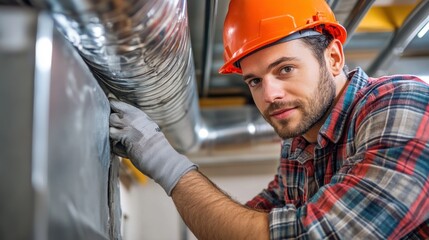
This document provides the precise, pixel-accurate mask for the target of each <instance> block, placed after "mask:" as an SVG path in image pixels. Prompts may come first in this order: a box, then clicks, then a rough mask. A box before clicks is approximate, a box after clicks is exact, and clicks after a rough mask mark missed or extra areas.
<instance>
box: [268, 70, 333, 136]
mask: <svg viewBox="0 0 429 240" xmlns="http://www.w3.org/2000/svg"><path fill="white" fill-rule="evenodd" d="M335 92H336V86H335V84H334V79H333V77H332V76H331V75H330V74H329V72H328V71H327V69H326V67H322V68H321V69H320V80H319V83H318V84H317V88H316V89H315V91H314V92H313V94H311V96H312V97H309V98H306V99H304V100H295V101H291V102H274V103H272V104H270V105H269V106H268V108H267V109H266V110H265V111H264V113H263V116H264V118H265V120H266V121H267V122H268V123H270V124H271V126H273V127H274V129H275V131H276V132H277V134H278V135H279V136H280V137H281V138H282V139H287V138H293V137H297V136H301V135H303V134H305V133H306V132H307V131H308V130H310V129H311V128H312V127H313V126H314V125H315V124H316V123H318V122H319V121H321V120H322V119H323V117H324V116H325V115H326V113H327V112H328V111H329V109H330V108H331V105H332V104H333V102H334V99H335ZM291 106H293V107H297V109H298V110H299V111H301V112H302V121H301V123H300V124H299V125H298V126H297V127H295V128H294V129H291V128H290V127H288V125H289V124H290V123H289V120H287V119H285V120H281V121H279V122H278V123H277V124H274V122H272V121H271V120H270V117H269V113H270V112H273V111H274V110H277V109H282V108H287V107H291Z"/></svg>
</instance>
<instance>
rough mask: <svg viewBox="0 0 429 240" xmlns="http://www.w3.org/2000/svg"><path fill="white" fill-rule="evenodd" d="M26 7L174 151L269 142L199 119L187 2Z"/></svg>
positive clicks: (268, 132) (50, 2)
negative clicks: (46, 19) (48, 20)
mask: <svg viewBox="0 0 429 240" xmlns="http://www.w3.org/2000/svg"><path fill="white" fill-rule="evenodd" d="M2 1H4V0H0V2H2ZM16 3H18V4H22V3H21V2H19V1H17V2H16ZM29 3H30V5H32V6H34V7H38V8H42V9H48V10H49V12H50V13H51V14H52V16H53V18H54V19H55V21H56V23H57V25H58V26H59V30H60V31H61V32H62V33H63V34H64V36H65V37H66V38H67V39H68V40H69V41H70V42H71V43H72V44H73V45H74V47H75V48H76V49H77V50H78V52H79V53H80V55H81V56H82V57H83V59H84V60H85V62H86V63H87V64H88V66H89V68H90V70H91V71H92V73H93V74H94V76H95V77H96V78H97V79H98V80H99V82H101V83H102V85H103V87H104V88H105V89H107V91H108V92H112V93H113V94H114V95H116V96H117V97H118V98H120V99H121V100H124V101H127V102H129V103H131V104H133V105H135V106H137V107H139V108H141V109H142V110H144V111H145V112H146V113H147V114H148V115H149V116H150V117H151V118H152V119H153V120H154V121H156V122H157V123H158V125H159V126H160V127H161V128H162V130H163V132H164V133H165V135H166V137H167V138H168V140H169V141H170V143H171V144H172V145H173V147H174V148H176V149H177V150H179V151H180V152H189V151H193V150H198V149H199V148H200V147H201V146H218V145H223V144H225V143H227V144H229V143H237V142H239V143H243V142H246V141H247V142H249V141H251V142H258V141H260V140H261V141H265V140H266V139H267V136H268V139H272V138H274V137H275V134H274V131H273V129H272V127H271V126H270V125H268V124H267V123H265V122H263V121H262V122H261V121H260V120H259V119H257V120H255V122H252V121H253V120H252V121H249V120H248V119H245V120H243V121H244V122H245V123H244V124H243V122H241V123H240V122H239V123H236V124H233V126H231V127H227V126H225V125H222V124H219V125H216V123H215V124H214V125H210V124H206V123H205V122H206V121H207V119H205V120H206V121H203V120H202V119H201V115H200V110H199V107H198V95H197V89H196V81H195V71H194V62H193V57H192V51H191V45H190V34H189V28H188V17H187V7H186V0H164V1H159V0H146V1H138V0H134V1H115V0H109V1H96V0H74V1H71V0H60V1H54V0H40V1H38V0H33V1H30V2H29ZM221 112H222V110H220V111H218V113H220V114H217V115H221ZM229 112H230V111H229ZM239 112H240V111H239V110H236V112H235V114H240V113H239ZM233 114H234V113H233ZM240 124H241V126H239V125H240ZM209 125H210V126H209Z"/></svg>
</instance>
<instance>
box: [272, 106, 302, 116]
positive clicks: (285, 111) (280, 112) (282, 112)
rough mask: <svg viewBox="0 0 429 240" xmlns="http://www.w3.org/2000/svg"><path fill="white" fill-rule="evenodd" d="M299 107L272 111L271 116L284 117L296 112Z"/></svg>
mask: <svg viewBox="0 0 429 240" xmlns="http://www.w3.org/2000/svg"><path fill="white" fill-rule="evenodd" d="M296 108H297V107H292V108H283V109H278V110H276V111H273V112H271V113H270V117H273V118H275V119H284V118H287V117H288V116H289V115H291V114H292V112H294V110H295V109H296Z"/></svg>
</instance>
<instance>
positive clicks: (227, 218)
mask: <svg viewBox="0 0 429 240" xmlns="http://www.w3.org/2000/svg"><path fill="white" fill-rule="evenodd" d="M172 198H173V201H174V203H175V204H176V207H177V209H178V211H179V213H180V215H181V216H182V218H183V220H184V221H185V223H186V224H187V225H188V227H189V228H190V229H191V231H192V232H193V233H194V234H195V236H196V237H197V238H198V239H268V238H269V229H268V214H267V213H264V212H259V211H256V210H252V209H248V208H246V207H244V206H243V205H241V204H239V203H237V202H235V201H234V200H232V199H231V198H230V197H229V196H227V195H226V194H224V193H223V192H222V191H221V190H219V189H218V188H217V187H216V186H214V184H213V183H212V182H210V180H208V179H207V178H206V177H205V176H203V175H202V174H201V173H200V172H198V171H190V172H188V173H187V174H186V175H184V176H183V177H182V178H181V179H180V181H179V182H178V184H177V185H176V187H175V188H174V189H173V192H172Z"/></svg>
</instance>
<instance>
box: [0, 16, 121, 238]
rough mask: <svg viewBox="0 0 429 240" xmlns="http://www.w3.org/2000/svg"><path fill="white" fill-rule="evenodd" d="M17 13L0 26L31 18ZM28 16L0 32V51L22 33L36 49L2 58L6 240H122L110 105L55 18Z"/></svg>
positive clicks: (1, 218) (0, 217) (1, 234)
mask: <svg viewBox="0 0 429 240" xmlns="http://www.w3.org/2000/svg"><path fill="white" fill-rule="evenodd" d="M11 9H12V8H7V9H6V8H0V11H1V14H0V18H1V19H0V20H1V22H10V21H11V16H12V15H13V16H14V17H15V18H18V19H19V18H20V17H19V16H21V18H24V19H26V18H28V17H24V16H26V15H28V14H19V13H21V12H25V11H26V10H24V9H22V8H21V9H19V10H17V9H13V11H12V10H11ZM6 12H12V13H13V14H6ZM16 16H18V17H16ZM29 16H32V18H30V20H27V21H22V19H21V20H16V19H14V20H16V21H14V22H23V24H22V25H13V26H14V28H7V29H6V28H5V26H3V27H2V28H1V30H0V32H2V33H6V35H1V36H2V38H1V39H0V41H1V43H0V46H5V45H11V44H12V45H13V44H14V43H13V39H11V38H10V37H8V36H14V35H16V32H19V31H21V33H20V34H21V37H22V36H25V37H26V39H28V41H29V42H30V43H28V44H27V45H28V46H29V47H27V48H25V51H24V52H23V53H20V54H17V52H16V51H15V52H12V53H8V54H3V53H4V52H5V51H6V50H4V49H3V50H2V55H1V56H0V63H5V64H4V65H3V64H2V66H6V69H5V68H1V69H0V70H1V76H6V77H2V79H1V81H0V84H1V85H0V87H1V89H2V90H1V91H2V92H1V94H0V102H1V105H0V106H1V112H2V113H10V114H5V115H7V118H3V117H2V118H0V119H2V123H1V125H0V130H1V136H2V144H1V146H2V149H1V153H2V157H1V165H2V167H1V168H0V169H1V170H0V171H1V176H2V178H1V181H0V184H1V185H0V190H1V191H2V197H1V204H0V206H1V208H2V209H1V210H2V211H1V213H2V214H0V227H1V228H0V238H1V239H118V238H120V233H119V219H120V205H119V189H118V162H117V161H112V159H111V156H110V145H109V135H108V117H109V113H110V108H109V104H108V101H107V98H106V96H105V94H104V93H103V91H102V89H101V88H100V86H99V85H98V83H97V81H96V80H95V78H94V77H93V75H92V74H91V72H90V71H89V69H88V68H87V66H86V64H85V63H84V62H83V60H82V59H81V57H80V56H79V55H78V54H77V52H76V51H75V49H74V48H73V47H72V46H71V45H70V43H69V42H68V41H66V40H65V39H64V37H63V35H62V34H61V33H59V32H58V31H56V29H55V28H54V25H53V21H52V19H51V18H50V16H49V15H47V14H36V13H34V12H31V14H29ZM35 23H37V24H35ZM22 32H23V33H22ZM27 35H28V36H27ZM5 49H10V48H5ZM18 53H19V52H18ZM34 59H36V61H34ZM32 113H34V114H32ZM2 115H3V114H2ZM3 120H4V122H3ZM3 136H5V138H3ZM5 140H6V141H5ZM113 160H116V159H113ZM4 193H6V194H4Z"/></svg>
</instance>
